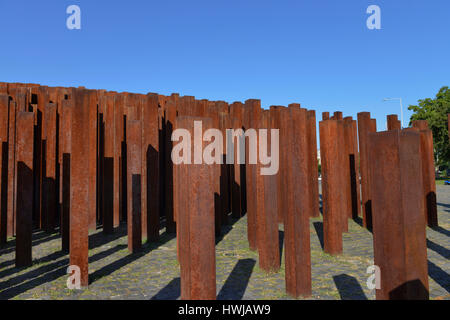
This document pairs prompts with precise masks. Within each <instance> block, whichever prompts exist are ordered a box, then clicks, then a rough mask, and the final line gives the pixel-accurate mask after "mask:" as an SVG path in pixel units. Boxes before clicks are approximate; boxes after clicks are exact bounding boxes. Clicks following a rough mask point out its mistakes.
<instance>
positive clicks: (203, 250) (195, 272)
mask: <svg viewBox="0 0 450 320" xmlns="http://www.w3.org/2000/svg"><path fill="white" fill-rule="evenodd" d="M194 120H198V121H202V125H203V127H205V128H206V127H211V126H212V123H211V120H208V119H205V118H198V117H196V118H193V117H180V118H179V119H177V126H179V127H183V128H185V129H187V130H188V131H189V132H190V133H191V140H190V148H191V150H192V153H194V152H195V150H196V149H197V150H198V151H199V152H202V150H203V147H204V146H205V145H206V144H205V142H202V143H197V144H196V143H195V142H194V135H193V134H192V133H193V132H194V129H193V126H194V123H193V122H194ZM192 158H193V154H192ZM191 161H192V160H191ZM177 166H179V167H180V168H179V170H177V173H178V174H179V177H180V179H182V180H183V181H189V187H188V188H185V191H186V192H179V197H178V198H177V199H178V201H179V203H180V207H183V208H184V210H183V211H182V212H181V211H180V212H179V213H180V214H179V215H178V217H177V230H178V234H177V238H179V245H180V250H179V254H180V259H179V260H180V275H181V299H184V300H214V299H216V265H215V241H214V192H213V191H214V186H213V176H214V173H213V170H214V168H213V166H211V165H207V164H205V163H203V164H190V165H177Z"/></svg>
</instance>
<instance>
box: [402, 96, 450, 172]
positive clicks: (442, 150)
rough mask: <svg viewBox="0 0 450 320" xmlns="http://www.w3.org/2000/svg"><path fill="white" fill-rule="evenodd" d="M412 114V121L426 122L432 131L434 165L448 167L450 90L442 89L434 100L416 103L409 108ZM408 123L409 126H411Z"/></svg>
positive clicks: (449, 164)
mask: <svg viewBox="0 0 450 320" xmlns="http://www.w3.org/2000/svg"><path fill="white" fill-rule="evenodd" d="M408 110H412V111H413V112H414V114H413V115H412V116H411V122H412V121H413V120H427V121H428V126H429V128H430V129H431V130H432V131H433V140H434V158H435V161H436V165H438V166H443V167H447V168H448V167H450V144H449V136H448V118H447V114H449V113H450V90H449V88H448V87H442V88H441V89H440V90H439V92H438V93H437V95H436V98H434V99H431V98H427V99H423V100H419V101H418V105H417V106H409V107H408ZM411 122H410V125H411Z"/></svg>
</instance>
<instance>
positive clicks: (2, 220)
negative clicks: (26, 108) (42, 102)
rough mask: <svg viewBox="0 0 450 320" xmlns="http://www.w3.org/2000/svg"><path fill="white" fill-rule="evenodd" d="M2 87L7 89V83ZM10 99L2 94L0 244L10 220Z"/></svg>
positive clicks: (3, 240) (0, 128) (0, 104)
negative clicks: (8, 197) (8, 206)
mask: <svg viewBox="0 0 450 320" xmlns="http://www.w3.org/2000/svg"><path fill="white" fill-rule="evenodd" d="M0 88H4V89H5V90H4V91H6V88H7V85H6V84H5V85H4V86H0ZM0 92H1V90H0ZM8 100H9V97H8V95H6V94H3V93H1V94H0V244H5V243H6V239H7V236H6V234H7V222H8V212H7V200H8V199H7V196H8V189H7V188H8V102H9V101H8Z"/></svg>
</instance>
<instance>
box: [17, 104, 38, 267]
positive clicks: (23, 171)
mask: <svg viewBox="0 0 450 320" xmlns="http://www.w3.org/2000/svg"><path fill="white" fill-rule="evenodd" d="M17 126H18V128H20V130H17V153H16V161H17V204H16V210H17V233H16V267H19V268H20V267H28V266H30V265H31V264H32V257H31V248H32V244H31V236H32V228H33V216H32V213H33V143H32V142H33V139H34V138H33V134H34V115H33V113H32V112H24V111H20V112H18V113H17Z"/></svg>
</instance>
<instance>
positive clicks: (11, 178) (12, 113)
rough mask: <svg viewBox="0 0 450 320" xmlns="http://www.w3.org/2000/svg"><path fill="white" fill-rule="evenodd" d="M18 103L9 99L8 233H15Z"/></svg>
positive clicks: (9, 235)
mask: <svg viewBox="0 0 450 320" xmlns="http://www.w3.org/2000/svg"><path fill="white" fill-rule="evenodd" d="M16 109H17V107H16V103H15V101H14V100H10V101H9V128H8V187H7V188H8V202H7V206H6V208H7V211H8V212H7V235H8V237H12V236H13V235H14V234H15V221H14V217H15V205H16V201H15V198H16V197H15V193H16V188H15V186H16V185H15V174H14V173H15V168H16Z"/></svg>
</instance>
